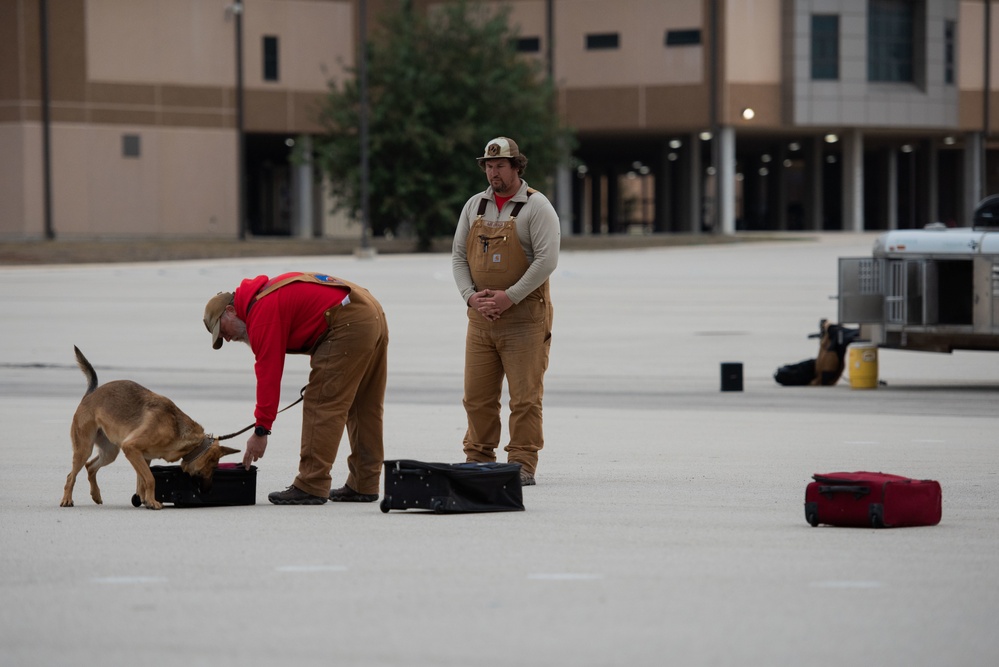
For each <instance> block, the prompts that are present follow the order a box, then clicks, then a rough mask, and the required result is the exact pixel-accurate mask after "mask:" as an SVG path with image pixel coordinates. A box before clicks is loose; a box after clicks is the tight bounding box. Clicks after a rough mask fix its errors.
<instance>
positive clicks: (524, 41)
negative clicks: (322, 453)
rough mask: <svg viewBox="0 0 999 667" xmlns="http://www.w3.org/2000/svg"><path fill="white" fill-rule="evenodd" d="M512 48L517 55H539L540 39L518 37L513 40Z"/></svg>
mask: <svg viewBox="0 0 999 667" xmlns="http://www.w3.org/2000/svg"><path fill="white" fill-rule="evenodd" d="M513 48H514V50H515V51H517V52H518V53H540V51H541V38H540V37H518V38H517V39H515V40H513Z"/></svg>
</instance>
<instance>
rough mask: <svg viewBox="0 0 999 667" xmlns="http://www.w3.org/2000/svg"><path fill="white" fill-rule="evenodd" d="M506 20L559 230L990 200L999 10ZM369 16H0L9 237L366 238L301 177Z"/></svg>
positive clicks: (313, 1)
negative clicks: (535, 73) (545, 140)
mask: <svg viewBox="0 0 999 667" xmlns="http://www.w3.org/2000/svg"><path fill="white" fill-rule="evenodd" d="M393 4H394V2H390V0H381V1H375V0H372V1H370V2H367V3H366V4H365V7H366V8H367V10H366V11H367V15H368V17H369V18H368V24H369V26H370V25H372V24H373V23H374V21H375V19H376V17H377V15H378V13H379V12H381V11H384V8H385V7H387V6H389V5H393ZM437 4H441V3H440V2H434V1H431V0H413V5H414V6H415V7H416V8H417V9H420V10H425V9H428V8H431V7H432V6H434V5H437ZM494 4H505V5H508V6H509V7H510V9H511V18H512V21H513V23H514V24H515V25H516V26H517V29H518V33H519V37H520V38H519V40H518V48H519V50H520V51H521V52H523V53H524V55H525V57H534V58H539V59H541V60H542V61H543V62H544V63H545V64H546V66H547V69H548V71H549V72H550V75H551V76H552V77H553V79H554V81H555V83H556V86H557V89H558V92H559V105H560V109H561V113H562V114H563V116H564V118H565V120H566V122H567V123H568V124H569V125H570V126H571V127H572V128H574V130H575V131H576V133H577V136H578V149H577V150H576V152H575V154H574V155H573V156H571V159H570V160H568V161H567V164H566V166H565V168H564V169H562V170H561V172H560V174H559V175H558V176H557V178H555V179H554V182H553V185H552V187H551V189H552V192H551V194H552V196H553V198H554V199H555V201H556V205H557V206H558V208H559V211H560V214H561V217H562V219H563V225H564V228H565V231H566V233H575V234H604V233H624V232H644V231H659V232H688V231H700V230H714V231H719V232H732V231H735V230H741V229H747V230H758V229H759V230H769V229H780V230H799V229H802V230H814V229H832V230H839V229H842V230H860V229H888V228H896V227H916V226H922V225H924V224H927V223H929V222H934V221H944V222H947V223H949V224H957V225H961V224H968V215H969V213H970V211H971V209H972V208H973V206H974V204H975V203H976V202H977V201H978V200H979V199H981V198H982V197H983V196H985V195H986V194H989V193H995V192H999V93H997V92H996V90H997V88H999V86H997V83H999V82H997V80H999V48H996V47H995V46H993V45H992V44H993V43H994V42H999V40H997V39H996V37H995V36H996V35H999V1H995V0H992V1H991V2H989V1H988V0H503V1H502V2H499V1H498V2H496V3H494ZM43 17H44V18H45V19H46V20H45V21H44V22H43V20H42V19H43ZM358 18H359V1H358V0H352V1H351V0H345V1H339V0H244V1H243V2H238V1H233V0H228V1H227V0H0V151H2V152H0V154H2V155H3V160H2V162H0V164H2V169H3V177H2V179H0V238H7V239H11V238H43V237H46V236H57V237H59V238H85V237H88V238H89V237H156V236H185V237H191V236H194V237H197V236H204V237H233V236H237V235H242V234H250V235H269V234H278V235H296V236H320V235H321V236H347V237H353V236H355V235H356V234H358V233H359V230H360V227H359V225H358V224H357V223H356V222H354V221H350V220H347V219H345V218H343V217H342V216H337V215H333V214H330V213H329V211H330V209H331V208H332V206H331V204H330V202H328V201H325V200H324V198H323V195H322V192H323V188H322V187H321V182H320V181H318V180H317V179H316V178H315V177H314V175H313V170H312V169H311V167H310V166H309V165H307V164H305V165H299V164H294V163H292V162H291V161H290V160H289V157H290V155H291V153H292V152H293V150H294V147H295V146H296V145H299V146H300V145H301V144H302V142H306V143H307V142H308V141H309V136H310V134H314V133H316V132H318V131H319V130H320V128H319V126H318V124H317V121H316V109H317V105H318V103H319V100H320V99H321V98H322V97H323V95H324V94H325V91H326V89H327V81H328V79H329V78H331V77H335V78H339V77H342V76H343V75H344V67H345V66H350V65H352V64H353V62H354V57H355V54H356V52H357V42H358V34H359V33H358V24H359V21H358ZM240 47H241V51H242V53H241V58H237V49H238V48H240ZM237 63H240V64H241V67H237ZM46 73H47V77H46V76H45V74H46ZM986 93H987V94H986ZM240 126H242V129H243V131H242V132H240ZM241 138H242V141H241ZM240 164H242V165H244V168H243V169H242V170H241V169H240V168H238V165H240ZM241 175H242V178H241ZM240 192H243V193H245V196H243V197H242V198H241V197H240ZM241 220H242V223H241Z"/></svg>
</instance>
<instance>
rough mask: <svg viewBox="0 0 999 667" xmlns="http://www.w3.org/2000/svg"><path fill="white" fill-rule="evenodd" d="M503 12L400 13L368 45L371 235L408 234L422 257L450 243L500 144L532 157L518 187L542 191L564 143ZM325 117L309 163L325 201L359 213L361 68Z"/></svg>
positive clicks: (335, 94)
mask: <svg viewBox="0 0 999 667" xmlns="http://www.w3.org/2000/svg"><path fill="white" fill-rule="evenodd" d="M508 15H509V11H508V10H506V9H500V10H497V9H496V7H495V5H493V7H492V8H488V7H486V6H485V5H483V4H482V3H479V2H471V1H470V0H457V1H456V2H453V3H448V4H446V5H444V6H439V7H438V8H436V9H434V10H432V11H430V12H426V13H425V12H419V11H414V10H412V9H411V7H410V3H409V2H406V1H400V2H399V3H398V5H397V7H396V8H395V9H393V10H389V11H387V12H386V14H385V15H383V17H382V20H381V21H380V23H379V26H378V29H377V30H376V31H374V32H373V34H372V36H371V38H370V39H369V42H368V54H369V55H368V98H369V116H368V118H369V125H368V127H369V152H368V155H369V164H370V167H369V191H370V199H369V201H370V216H371V230H372V232H373V233H374V234H384V233H385V232H386V231H390V230H391V231H392V232H396V231H397V230H398V229H399V227H400V225H404V224H408V225H411V226H412V228H413V230H414V231H415V233H416V234H417V237H418V239H419V245H420V247H421V249H424V250H425V249H427V248H429V246H430V243H431V241H432V240H433V239H434V238H437V237H440V236H445V235H447V236H450V235H451V234H453V232H454V226H455V224H456V222H457V218H458V214H459V213H460V212H461V207H462V206H463V205H464V203H465V201H466V200H467V199H468V198H469V197H471V196H472V195H473V194H475V193H476V192H479V191H480V190H483V189H485V187H486V182H485V177H484V176H483V174H482V171H481V170H480V169H479V167H478V165H477V164H476V162H475V158H476V157H478V156H481V155H482V152H483V150H484V147H485V145H486V142H487V141H489V139H492V138H493V137H497V136H509V137H512V138H513V139H515V140H516V141H517V143H518V144H519V145H520V147H521V150H522V151H523V152H524V154H525V155H527V156H528V158H529V160H530V162H529V164H528V166H527V171H526V173H525V178H526V179H527V180H528V182H530V183H532V185H534V186H536V187H539V189H545V188H546V183H544V181H545V179H547V178H549V176H550V175H551V174H553V173H554V171H555V167H556V166H557V164H558V162H559V160H560V158H561V156H562V151H564V150H565V148H566V147H568V146H570V141H571V137H570V134H569V132H568V131H567V130H566V129H565V128H563V127H562V125H561V124H560V121H559V119H558V115H557V112H556V110H555V102H554V99H555V98H554V91H553V89H552V86H551V85H550V82H549V81H548V80H547V78H546V77H545V76H544V75H543V73H542V68H541V64H540V63H539V62H538V61H537V60H536V59H532V58H530V57H526V56H524V55H522V54H518V53H517V51H516V49H515V46H514V44H515V41H514V40H515V38H516V33H515V32H514V31H513V29H512V28H511V27H510V25H509V23H508ZM347 75H348V76H347V77H346V78H345V79H344V80H343V81H341V82H340V83H339V84H338V83H337V82H336V81H331V82H330V91H329V94H328V96H327V98H326V99H325V100H324V103H323V106H322V110H321V115H320V118H321V122H322V123H323V127H324V129H325V132H326V133H325V134H324V135H322V136H320V137H317V140H316V143H315V150H316V160H317V163H318V164H319V165H320V167H321V168H322V169H323V170H324V171H325V173H326V174H328V175H329V177H330V181H331V185H332V190H333V192H332V194H333V195H334V197H335V198H336V199H337V200H338V201H339V202H340V206H341V207H342V208H346V209H347V210H349V211H350V212H351V213H352V214H353V215H354V216H355V217H356V218H359V217H360V215H359V212H360V210H361V198H360V183H361V166H360V163H361V160H360V132H359V127H360V123H359V110H360V103H359V98H360V96H359V89H358V80H357V68H356V67H354V68H350V69H348V70H347Z"/></svg>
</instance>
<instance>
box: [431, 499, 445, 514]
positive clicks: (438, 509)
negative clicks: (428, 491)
mask: <svg viewBox="0 0 999 667" xmlns="http://www.w3.org/2000/svg"><path fill="white" fill-rule="evenodd" d="M430 509H432V510H433V511H434V514H443V513H444V503H443V502H441V500H440V499H439V498H434V500H433V502H432V503H430Z"/></svg>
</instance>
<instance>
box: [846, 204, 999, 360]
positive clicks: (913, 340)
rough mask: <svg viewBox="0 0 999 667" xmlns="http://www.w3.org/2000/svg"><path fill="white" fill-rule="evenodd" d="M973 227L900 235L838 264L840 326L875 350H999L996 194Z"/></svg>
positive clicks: (886, 235)
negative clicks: (854, 329) (853, 327)
mask: <svg viewBox="0 0 999 667" xmlns="http://www.w3.org/2000/svg"><path fill="white" fill-rule="evenodd" d="M973 224H974V226H973V227H965V228H959V229H950V228H947V227H944V226H942V225H939V226H933V227H930V228H926V229H909V230H895V231H890V232H886V233H884V234H881V235H880V236H878V238H877V239H876V240H875V242H874V249H873V252H872V253H871V257H841V258H840V260H839V294H838V300H839V321H840V323H852V324H857V325H859V327H860V338H862V339H864V340H869V341H871V342H872V343H874V344H876V345H877V346H878V347H884V348H893V349H899V350H921V351H926V352H953V351H954V350H989V351H991V350H996V351H999V195H992V196H991V197H988V198H986V199H984V200H982V202H981V203H980V204H979V205H978V208H977V209H976V210H975V215H974V219H973Z"/></svg>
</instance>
